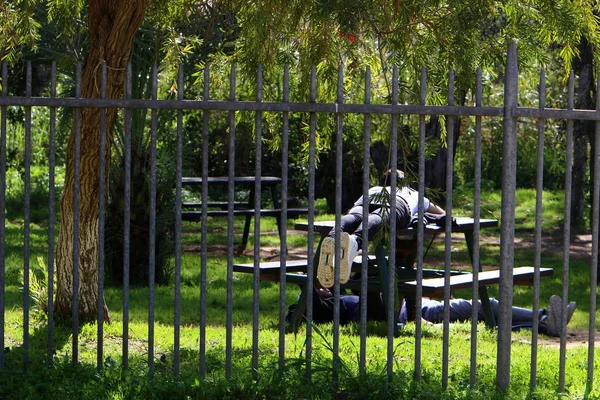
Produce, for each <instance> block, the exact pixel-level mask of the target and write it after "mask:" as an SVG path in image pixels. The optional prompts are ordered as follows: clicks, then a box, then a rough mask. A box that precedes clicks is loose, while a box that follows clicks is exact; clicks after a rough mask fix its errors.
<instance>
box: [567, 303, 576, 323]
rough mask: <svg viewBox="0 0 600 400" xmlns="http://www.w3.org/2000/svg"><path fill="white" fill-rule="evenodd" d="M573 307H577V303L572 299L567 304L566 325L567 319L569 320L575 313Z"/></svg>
mask: <svg viewBox="0 0 600 400" xmlns="http://www.w3.org/2000/svg"><path fill="white" fill-rule="evenodd" d="M575 308H577V303H575V302H574V301H572V302H570V303H569V305H568V306H567V325H569V321H571V317H572V316H573V314H574V313H575Z"/></svg>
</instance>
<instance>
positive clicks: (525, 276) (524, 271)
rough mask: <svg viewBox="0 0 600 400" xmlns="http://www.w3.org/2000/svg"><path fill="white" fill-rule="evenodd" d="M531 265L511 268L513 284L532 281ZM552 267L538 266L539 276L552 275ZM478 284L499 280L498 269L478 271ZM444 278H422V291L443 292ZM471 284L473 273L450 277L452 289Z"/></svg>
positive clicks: (412, 283)
mask: <svg viewBox="0 0 600 400" xmlns="http://www.w3.org/2000/svg"><path fill="white" fill-rule="evenodd" d="M534 272H535V271H534V268H533V267H517V268H514V269H513V282H514V284H515V285H530V284H532V283H533V276H534ZM553 273H554V270H553V269H552V268H540V276H552V274H553ZM478 278H479V286H489V285H494V284H498V283H499V282H500V270H493V271H483V272H480V273H479V276H478ZM444 281H445V278H443V277H442V278H428V279H423V293H424V294H425V293H427V294H428V295H440V294H443V293H444V285H445V282H444ZM404 285H406V286H408V287H413V288H416V286H417V281H408V282H405V283H404ZM472 285H473V274H472V273H465V274H460V275H453V276H451V277H450V286H451V287H452V288H453V289H470V288H471V287H472Z"/></svg>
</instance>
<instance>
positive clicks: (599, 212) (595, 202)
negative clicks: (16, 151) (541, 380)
mask: <svg viewBox="0 0 600 400" xmlns="http://www.w3.org/2000/svg"><path fill="white" fill-rule="evenodd" d="M596 111H597V112H599V113H600V78H598V82H597V84H596ZM594 140H595V145H594V154H593V155H592V157H594V158H593V160H594V172H593V176H594V184H593V187H592V190H593V194H592V260H591V266H592V268H591V274H590V275H591V284H590V318H589V330H588V366H587V382H586V395H589V394H590V393H591V392H592V390H593V388H594V352H595V345H594V343H595V336H596V307H597V304H596V293H597V290H598V230H599V229H600V120H599V121H596V131H595V138H594ZM0 193H1V192H0ZM0 290H1V287H0Z"/></svg>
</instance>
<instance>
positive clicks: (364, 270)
mask: <svg viewBox="0 0 600 400" xmlns="http://www.w3.org/2000/svg"><path fill="white" fill-rule="evenodd" d="M364 102H365V104H371V68H370V67H369V66H367V69H366V71H365V100H364ZM363 118H364V124H365V126H364V137H363V179H362V180H363V186H362V193H363V209H362V212H363V219H362V220H363V221H368V220H369V203H370V200H371V199H370V198H369V175H370V174H369V170H370V168H371V157H370V146H371V114H367V113H365V114H363ZM369 239H370V238H369V230H368V229H365V230H364V231H363V234H362V264H361V272H360V356H359V357H360V359H359V372H360V374H361V375H365V374H366V373H367V309H368V308H367V301H368V297H369V296H368V293H367V275H368V274H369Z"/></svg>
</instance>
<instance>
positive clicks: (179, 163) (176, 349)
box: [173, 64, 184, 375]
mask: <svg viewBox="0 0 600 400" xmlns="http://www.w3.org/2000/svg"><path fill="white" fill-rule="evenodd" d="M177 86H178V88H177V100H179V101H182V100H183V90H184V87H183V64H180V65H179V70H178V72H177ZM175 163H176V166H175V307H174V308H175V310H174V311H175V316H174V325H175V326H174V332H173V373H174V374H175V375H179V363H180V361H181V177H182V174H183V110H182V109H178V110H177V159H176V162H175Z"/></svg>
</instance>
